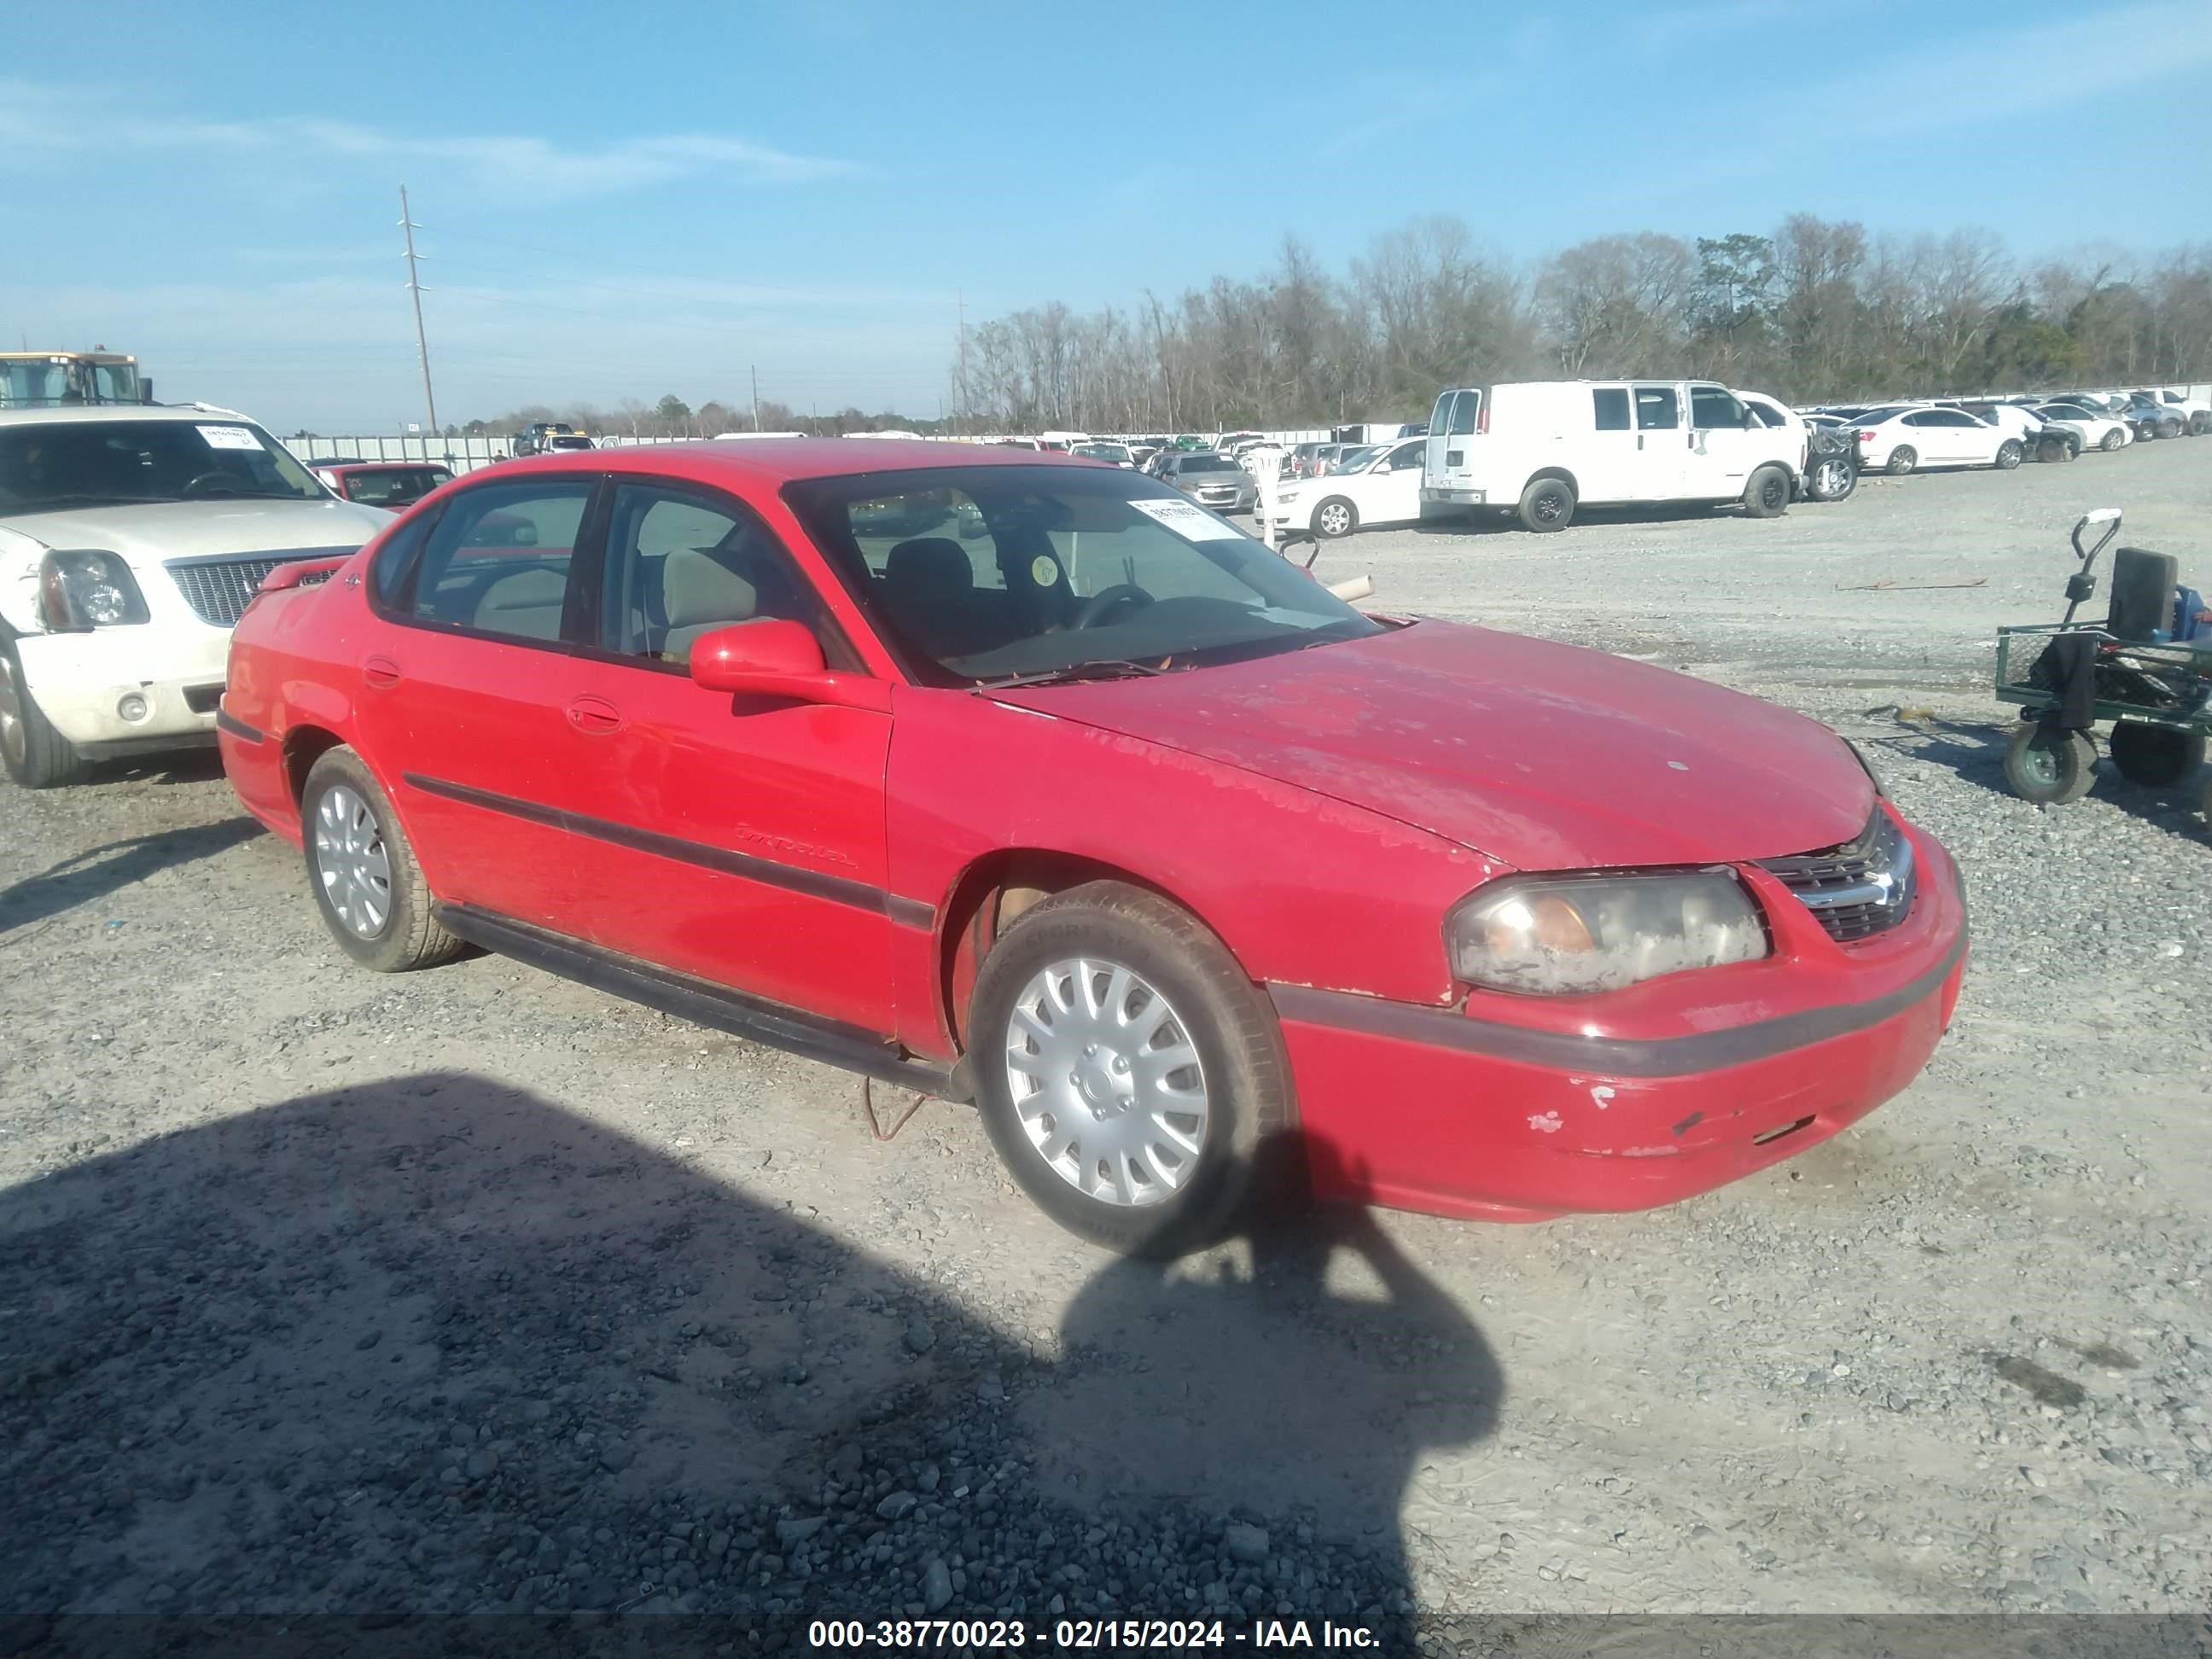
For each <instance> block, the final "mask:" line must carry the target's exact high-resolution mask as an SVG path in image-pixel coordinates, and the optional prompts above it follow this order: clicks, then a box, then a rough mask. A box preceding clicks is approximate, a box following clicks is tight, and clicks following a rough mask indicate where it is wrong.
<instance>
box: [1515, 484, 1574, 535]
mask: <svg viewBox="0 0 2212 1659" xmlns="http://www.w3.org/2000/svg"><path fill="white" fill-rule="evenodd" d="M1516 513H1517V514H1518V516H1519V518H1520V520H1521V527H1522V529H1523V530H1533V531H1534V532H1537V533H1538V534H1539V535H1542V534H1547V533H1548V532H1552V531H1554V530H1565V528H1566V527H1567V526H1569V525H1571V524H1572V523H1573V522H1574V519H1575V487H1574V486H1573V485H1572V484H1571V483H1568V482H1567V481H1566V480H1565V478H1539V479H1537V480H1536V481H1535V482H1534V483H1531V484H1530V485H1529V486H1528V488H1527V489H1524V490H1522V492H1521V505H1520V507H1517V508H1516Z"/></svg>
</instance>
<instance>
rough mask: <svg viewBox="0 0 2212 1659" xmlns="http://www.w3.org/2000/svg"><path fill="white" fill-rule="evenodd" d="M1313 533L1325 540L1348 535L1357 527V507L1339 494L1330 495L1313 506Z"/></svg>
mask: <svg viewBox="0 0 2212 1659" xmlns="http://www.w3.org/2000/svg"><path fill="white" fill-rule="evenodd" d="M1313 526H1314V534H1316V536H1319V537H1321V538H1322V539H1324V540H1326V541H1334V540H1335V539H1336V538H1338V537H1339V536H1349V535H1350V534H1351V533H1352V532H1353V531H1355V530H1357V529H1358V528H1359V509H1358V507H1354V506H1352V503H1351V502H1350V501H1346V500H1345V498H1344V497H1343V496H1341V495H1331V496H1330V497H1329V498H1328V500H1327V501H1323V502H1322V503H1321V505H1320V506H1318V507H1315V508H1314V515H1313Z"/></svg>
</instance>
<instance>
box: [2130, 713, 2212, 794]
mask: <svg viewBox="0 0 2212 1659" xmlns="http://www.w3.org/2000/svg"><path fill="white" fill-rule="evenodd" d="M2107 747H2108V748H2109V749H2110V750H2111V751H2112V764H2113V765H2114V766H2115V767H2117V768H2118V769H2119V774H2120V775H2121V776H2122V777H2124V778H2125V779H2126V780H2127V781H2129V782H2130V783H2138V784H2141V785H2142V787H2144V788H2146V789H2171V788H2172V787H2173V786H2174V785H2175V784H2177V783H2179V782H2180V781H2182V780H2183V779H2184V778H2185V777H2187V776H2188V775H2190V774H2191V772H2194V771H2195V770H2196V769H2197V768H2198V767H2200V766H2202V765H2203V763H2204V737H2203V733H2202V732H2182V731H2178V730H2176V729H2175V728H2174V727H2172V726H2146V725H2144V724H2143V723H2142V721H2140V720H2122V721H2121V722H2120V723H2119V724H2118V726H2114V727H2113V728H2112V742H2111V743H2110V744H2108V745H2107Z"/></svg>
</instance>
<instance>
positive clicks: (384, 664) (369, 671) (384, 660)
mask: <svg viewBox="0 0 2212 1659" xmlns="http://www.w3.org/2000/svg"><path fill="white" fill-rule="evenodd" d="M361 677H362V679H364V680H366V681H367V682H368V684H370V685H371V686H373V687H374V688H375V689H376V690H379V691H389V690H391V689H392V687H393V686H395V685H397V684H399V665H398V663H396V662H394V661H392V659H391V658H389V657H364V658H362V664H361Z"/></svg>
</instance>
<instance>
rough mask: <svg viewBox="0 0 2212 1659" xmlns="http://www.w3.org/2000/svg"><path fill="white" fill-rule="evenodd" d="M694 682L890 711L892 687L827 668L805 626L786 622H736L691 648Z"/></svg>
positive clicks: (734, 691)
mask: <svg viewBox="0 0 2212 1659" xmlns="http://www.w3.org/2000/svg"><path fill="white" fill-rule="evenodd" d="M691 681H692V684H695V685H697V686H699V687H700V688H701V689H702V690H708V691H718V692H723V693H726V694H728V695H730V696H740V697H782V698H786V699H787V700H789V701H790V702H817V703H829V704H832V705H834V706H836V707H838V708H871V709H874V710H876V711H878V713H884V714H887V713H889V712H890V706H891V697H890V686H889V685H888V684H885V683H884V681H882V680H878V679H872V678H869V677H868V676H867V675H866V674H842V673H837V672H835V671H832V670H831V669H829V667H828V666H826V665H824V664H823V659H822V647H821V646H820V645H819V644H818V643H817V642H816V641H815V638H814V635H813V634H812V632H811V630H809V629H807V628H806V627H805V625H804V624H802V623H795V622H788V621H786V620H785V619H783V618H782V617H757V618H756V619H755V620H753V621H751V622H742V623H731V624H730V625H729V626H728V627H727V628H717V629H714V631H713V632H711V633H708V634H702V635H700V636H699V637H698V638H697V639H696V640H695V641H692V645H691Z"/></svg>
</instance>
